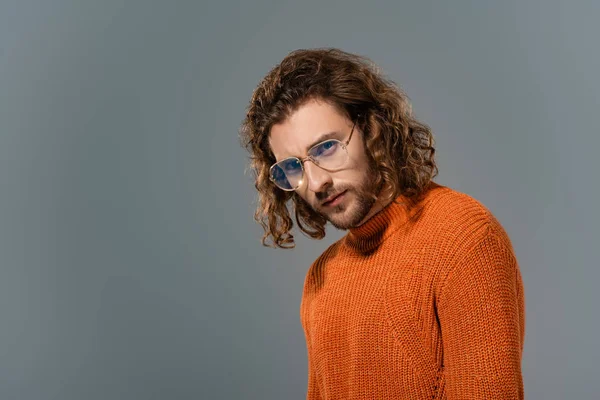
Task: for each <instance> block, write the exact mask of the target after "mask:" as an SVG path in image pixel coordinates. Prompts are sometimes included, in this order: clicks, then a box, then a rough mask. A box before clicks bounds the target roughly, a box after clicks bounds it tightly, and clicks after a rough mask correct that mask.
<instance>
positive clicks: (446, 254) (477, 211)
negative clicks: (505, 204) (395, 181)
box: [421, 186, 512, 262]
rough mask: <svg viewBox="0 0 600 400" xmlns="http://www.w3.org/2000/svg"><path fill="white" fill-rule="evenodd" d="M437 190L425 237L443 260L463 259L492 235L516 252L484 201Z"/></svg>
mask: <svg viewBox="0 0 600 400" xmlns="http://www.w3.org/2000/svg"><path fill="white" fill-rule="evenodd" d="M436 190H439V193H438V194H437V195H435V196H432V198H431V201H429V202H427V203H426V205H425V206H424V208H423V215H422V217H421V218H422V224H421V225H422V228H423V229H421V236H423V237H424V238H427V239H426V240H427V241H428V244H429V245H430V246H431V247H430V248H433V249H436V250H437V251H439V252H440V254H438V255H439V256H443V257H442V259H443V260H448V261H449V262H451V261H452V260H453V259H456V258H460V257H461V255H462V254H464V253H466V252H468V251H469V250H470V248H472V247H474V246H476V245H477V244H479V243H481V242H482V241H483V240H484V239H485V238H486V237H487V236H489V235H490V234H495V236H497V237H498V238H499V239H500V240H502V241H503V242H504V243H505V245H506V246H508V247H510V248H511V250H512V244H511V242H510V239H509V237H508V235H507V233H506V231H505V229H504V227H503V226H502V224H501V223H500V221H499V220H498V218H497V217H496V216H495V215H494V214H493V213H492V211H490V209H489V208H488V207H487V206H486V205H485V204H483V202H482V201H481V200H479V199H477V198H475V197H473V196H471V195H469V194H467V193H463V192H460V191H458V190H456V189H452V188H449V187H447V186H441V187H440V188H438V189H436Z"/></svg>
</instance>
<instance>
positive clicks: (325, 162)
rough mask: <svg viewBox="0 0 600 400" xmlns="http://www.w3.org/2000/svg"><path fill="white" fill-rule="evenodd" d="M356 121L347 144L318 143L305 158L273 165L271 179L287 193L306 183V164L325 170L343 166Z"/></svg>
mask: <svg viewBox="0 0 600 400" xmlns="http://www.w3.org/2000/svg"><path fill="white" fill-rule="evenodd" d="M355 126H356V121H354V124H353V125H352V130H351V131H350V136H349V137H348V140H346V142H341V141H339V140H337V139H329V140H325V141H324V142H321V143H318V144H316V145H314V146H313V147H311V148H310V149H309V150H308V156H306V157H305V158H298V157H288V158H285V159H283V160H281V161H279V162H277V163H275V164H273V165H271V168H270V169H269V179H271V181H272V182H273V183H274V184H275V185H276V186H277V187H278V188H280V189H282V190H285V191H292V190H296V189H298V188H299V187H300V185H302V183H303V182H304V166H303V165H304V162H305V161H307V160H310V161H312V162H313V163H315V165H317V166H319V167H320V168H323V169H325V170H333V169H336V168H340V167H341V166H343V165H344V164H345V163H346V161H347V160H348V149H347V146H348V144H349V143H350V139H352V134H353V133H354V127H355Z"/></svg>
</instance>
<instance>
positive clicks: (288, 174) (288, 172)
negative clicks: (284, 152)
mask: <svg viewBox="0 0 600 400" xmlns="http://www.w3.org/2000/svg"><path fill="white" fill-rule="evenodd" d="M302 176H303V171H302V163H301V162H300V160H299V159H298V158H295V157H292V158H286V159H285V160H281V161H279V162H278V163H276V164H274V165H273V167H272V168H271V179H272V180H273V182H274V183H275V184H276V185H277V186H279V187H280V188H281V189H283V190H294V189H296V188H297V187H298V186H300V183H301V182H302Z"/></svg>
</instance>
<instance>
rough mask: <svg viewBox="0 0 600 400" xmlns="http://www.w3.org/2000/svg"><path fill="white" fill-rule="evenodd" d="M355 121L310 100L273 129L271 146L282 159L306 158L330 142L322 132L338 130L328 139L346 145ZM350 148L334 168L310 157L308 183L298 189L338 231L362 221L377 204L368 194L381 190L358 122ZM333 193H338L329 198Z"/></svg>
mask: <svg viewBox="0 0 600 400" xmlns="http://www.w3.org/2000/svg"><path fill="white" fill-rule="evenodd" d="M352 125H353V121H350V120H349V119H348V118H346V117H345V116H343V115H342V114H340V113H339V112H338V111H337V109H336V108H335V107H334V106H332V105H331V104H329V103H327V102H325V101H322V100H310V101H308V102H306V103H304V104H303V105H302V106H300V107H299V108H298V109H297V110H296V111H295V112H294V113H293V114H292V115H291V116H290V117H289V118H288V119H286V120H285V121H284V122H282V123H280V124H275V125H273V126H272V127H271V133H270V137H269V144H270V146H271V149H272V151H273V154H274V155H275V158H276V159H277V161H280V160H282V159H284V158H287V157H298V158H304V157H306V155H307V152H308V149H309V148H310V147H312V146H313V145H315V144H317V143H319V142H321V141H323V140H325V139H324V138H322V135H324V134H326V133H330V132H336V133H335V135H334V136H332V137H327V139H331V138H333V139H338V140H340V141H341V142H344V143H345V142H346V141H347V140H348V137H349V136H350V131H351V130H352ZM347 150H348V159H347V161H346V163H345V164H344V165H343V166H342V167H341V168H336V170H335V171H327V170H324V169H322V168H320V167H319V166H317V165H315V164H314V163H313V162H312V161H311V160H307V161H305V162H304V165H303V166H304V181H303V183H302V185H301V186H300V187H299V188H298V189H296V192H297V193H298V195H300V197H301V198H302V199H303V200H304V201H306V203H307V204H308V205H310V206H311V207H312V209H313V210H315V211H316V212H317V213H319V214H321V215H323V216H324V217H325V218H326V219H327V220H328V221H329V222H331V224H332V225H333V226H335V227H336V228H338V229H348V228H351V227H354V226H358V225H359V224H361V223H363V222H364V221H363V220H364V219H365V217H366V216H367V214H369V211H370V210H371V208H372V207H373V204H374V201H373V200H372V199H371V198H370V197H369V195H370V194H372V193H376V188H375V187H374V181H375V179H374V177H375V171H374V169H373V168H372V167H371V165H370V164H369V161H368V158H367V155H366V153H365V146H364V141H363V134H362V132H361V131H360V129H359V128H358V127H357V126H356V127H354V133H353V135H352V139H351V140H350V143H349V144H348V147H347ZM275 190H279V189H275ZM338 195H340V196H338ZM334 196H338V197H336V198H334V199H333V200H332V201H327V200H328V199H332V198H333V197H334Z"/></svg>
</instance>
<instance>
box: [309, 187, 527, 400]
mask: <svg viewBox="0 0 600 400" xmlns="http://www.w3.org/2000/svg"><path fill="white" fill-rule="evenodd" d="M397 201H399V202H403V201H404V202H406V198H404V197H403V196H400V197H398V199H397ZM300 316H301V322H302V326H303V328H304V333H305V337H306V345H307V350H308V389H307V396H306V398H307V399H308V400H315V399H328V400H337V399H344V400H349V399H377V400H379V399H398V400H400V399H402V400H409V399H415V400H421V399H448V400H458V399H470V400H475V399H485V400H492V399H493V400H498V399H523V398H524V394H523V379H522V373H521V358H522V352H523V345H524V341H525V298H524V293H523V282H522V278H521V273H520V269H519V264H518V262H517V260H516V258H515V255H514V251H513V247H512V243H511V241H510V239H509V237H508V236H507V234H506V232H505V230H504V229H503V227H502V226H501V225H500V223H499V222H498V220H497V219H496V218H495V217H494V216H493V215H492V214H491V212H490V211H489V210H488V209H487V208H486V207H485V206H484V205H482V204H481V203H480V202H479V201H477V200H475V199H474V198H472V197H470V196H468V195H466V194H464V193H460V192H458V191H455V190H453V189H451V188H449V187H446V186H442V185H439V184H437V183H432V186H431V188H430V190H428V191H427V192H426V194H425V196H424V197H423V198H422V200H421V201H419V203H418V204H417V207H416V208H413V209H412V211H411V212H410V213H409V212H407V209H406V207H405V206H404V205H402V204H398V203H397V202H392V203H390V205H388V206H387V207H386V208H384V209H383V210H382V211H380V212H379V213H378V214H376V215H375V216H373V217H372V218H371V219H369V220H368V221H367V222H366V223H365V224H363V225H361V226H360V227H358V228H354V229H351V230H350V231H349V232H348V233H347V235H346V236H344V237H343V238H342V239H340V240H338V241H337V242H336V243H334V244H333V245H331V246H330V247H329V248H328V249H327V250H326V251H325V252H324V253H323V254H322V255H321V256H320V257H319V258H318V259H317V260H316V261H315V262H314V263H313V264H312V266H311V267H310V269H309V271H308V273H307V275H306V279H305V283H304V291H303V294H302V301H301V305H300Z"/></svg>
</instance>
